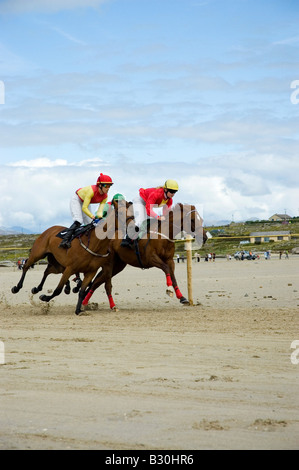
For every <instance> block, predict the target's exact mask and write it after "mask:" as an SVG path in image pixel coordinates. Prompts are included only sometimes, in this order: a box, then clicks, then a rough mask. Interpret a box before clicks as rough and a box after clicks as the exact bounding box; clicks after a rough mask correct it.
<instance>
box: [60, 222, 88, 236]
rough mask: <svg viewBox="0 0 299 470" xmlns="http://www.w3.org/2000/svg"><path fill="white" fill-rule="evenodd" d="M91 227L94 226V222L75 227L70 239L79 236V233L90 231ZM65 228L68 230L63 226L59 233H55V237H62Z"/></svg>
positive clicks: (65, 230)
mask: <svg viewBox="0 0 299 470" xmlns="http://www.w3.org/2000/svg"><path fill="white" fill-rule="evenodd" d="M93 228H94V224H93V223H92V222H91V223H90V224H87V225H83V226H82V227H78V228H76V230H75V231H74V233H73V235H72V240H74V238H77V237H79V236H80V235H83V233H86V232H89V231H91V230H92V229H93ZM67 230H68V229H67V228H64V229H63V230H61V231H60V232H59V233H57V235H56V237H58V238H64V236H65V234H66V233H67Z"/></svg>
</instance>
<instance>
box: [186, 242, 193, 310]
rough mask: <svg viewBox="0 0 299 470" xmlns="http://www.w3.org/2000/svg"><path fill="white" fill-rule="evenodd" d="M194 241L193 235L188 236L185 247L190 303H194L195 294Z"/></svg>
mask: <svg viewBox="0 0 299 470" xmlns="http://www.w3.org/2000/svg"><path fill="white" fill-rule="evenodd" d="M192 241H193V238H192V237H191V235H187V236H186V243H185V249H186V252H187V281H188V300H189V304H190V305H191V306H192V305H193V294H192Z"/></svg>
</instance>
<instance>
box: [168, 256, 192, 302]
mask: <svg viewBox="0 0 299 470" xmlns="http://www.w3.org/2000/svg"><path fill="white" fill-rule="evenodd" d="M167 265H168V268H169V274H167V273H166V283H167V290H166V293H167V294H168V295H170V294H169V292H170V293H171V295H170V296H171V297H172V296H173V292H172V291H171V290H170V289H169V287H170V286H172V287H173V289H174V292H175V295H176V297H177V299H179V301H180V302H181V304H183V305H190V302H189V301H188V300H187V299H186V297H184V296H183V294H182V293H181V291H180V289H179V287H178V283H177V280H176V277H175V274H174V266H175V264H174V261H173V259H171V260H169V262H168V263H167Z"/></svg>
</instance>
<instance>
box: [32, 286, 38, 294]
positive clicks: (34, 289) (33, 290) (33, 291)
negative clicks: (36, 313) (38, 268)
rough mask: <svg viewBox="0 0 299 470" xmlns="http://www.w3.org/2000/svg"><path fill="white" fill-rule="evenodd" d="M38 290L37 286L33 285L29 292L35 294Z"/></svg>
mask: <svg viewBox="0 0 299 470" xmlns="http://www.w3.org/2000/svg"><path fill="white" fill-rule="evenodd" d="M38 292H39V289H38V288H37V287H33V288H32V289H31V294H37V293H38Z"/></svg>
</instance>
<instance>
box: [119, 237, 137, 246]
mask: <svg viewBox="0 0 299 470" xmlns="http://www.w3.org/2000/svg"><path fill="white" fill-rule="evenodd" d="M133 242H134V240H132V238H130V237H129V235H128V234H127V235H126V238H124V239H123V241H122V242H121V244H120V246H123V247H131V246H132V245H133Z"/></svg>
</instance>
